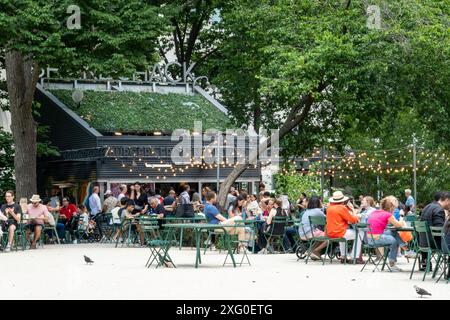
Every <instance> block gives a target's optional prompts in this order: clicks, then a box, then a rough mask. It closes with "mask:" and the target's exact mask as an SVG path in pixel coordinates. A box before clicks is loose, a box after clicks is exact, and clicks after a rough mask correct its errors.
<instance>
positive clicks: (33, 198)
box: [30, 194, 42, 202]
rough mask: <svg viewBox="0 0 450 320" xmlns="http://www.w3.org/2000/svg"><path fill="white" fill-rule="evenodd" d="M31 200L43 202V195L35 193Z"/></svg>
mask: <svg viewBox="0 0 450 320" xmlns="http://www.w3.org/2000/svg"><path fill="white" fill-rule="evenodd" d="M30 201H31V202H41V201H42V200H41V197H40V196H39V195H38V194H33V196H32V197H31V199H30Z"/></svg>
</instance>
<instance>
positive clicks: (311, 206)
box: [286, 196, 327, 259]
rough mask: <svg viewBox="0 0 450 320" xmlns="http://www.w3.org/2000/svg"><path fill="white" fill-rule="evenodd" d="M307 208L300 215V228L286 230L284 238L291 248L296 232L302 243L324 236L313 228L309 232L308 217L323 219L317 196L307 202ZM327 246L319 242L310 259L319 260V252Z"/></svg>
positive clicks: (320, 231) (320, 204) (322, 232)
mask: <svg viewBox="0 0 450 320" xmlns="http://www.w3.org/2000/svg"><path fill="white" fill-rule="evenodd" d="M307 204H308V205H307V207H306V210H305V211H304V213H303V215H302V220H301V221H300V226H299V227H298V228H295V227H290V228H287V229H286V238H287V239H288V241H289V244H290V245H291V246H293V245H294V243H295V241H294V237H293V236H294V234H295V233H296V232H298V235H299V236H300V239H301V240H303V241H306V240H309V239H311V238H312V237H313V236H314V237H321V236H323V235H324V231H323V230H320V229H317V228H314V230H311V225H310V223H309V217H324V218H325V214H324V213H323V211H322V201H321V200H320V198H319V197H317V196H312V197H311V199H309V200H307ZM326 246H327V243H326V242H325V241H324V242H321V243H319V244H318V246H316V247H315V248H314V250H313V252H312V253H311V258H312V259H319V256H320V252H321V250H322V249H323V248H325V247H326Z"/></svg>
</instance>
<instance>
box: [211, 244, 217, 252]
mask: <svg viewBox="0 0 450 320" xmlns="http://www.w3.org/2000/svg"><path fill="white" fill-rule="evenodd" d="M209 249H211V250H212V251H215V250H216V246H215V245H214V243H211V245H210V246H209Z"/></svg>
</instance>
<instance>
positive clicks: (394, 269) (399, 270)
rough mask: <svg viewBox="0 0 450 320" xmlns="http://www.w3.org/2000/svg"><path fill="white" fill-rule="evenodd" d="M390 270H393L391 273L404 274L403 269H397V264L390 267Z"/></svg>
mask: <svg viewBox="0 0 450 320" xmlns="http://www.w3.org/2000/svg"><path fill="white" fill-rule="evenodd" d="M389 269H391V272H402V271H403V270H402V269H400V268H399V267H397V265H395V264H394V265H393V266H391V265H389Z"/></svg>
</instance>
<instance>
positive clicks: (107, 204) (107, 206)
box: [103, 190, 119, 213]
mask: <svg viewBox="0 0 450 320" xmlns="http://www.w3.org/2000/svg"><path fill="white" fill-rule="evenodd" d="M118 204H119V200H117V198H116V197H114V196H113V194H112V192H111V190H106V192H105V201H103V211H104V212H105V213H108V212H111V211H112V209H114V208H115V207H117V205H118Z"/></svg>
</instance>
